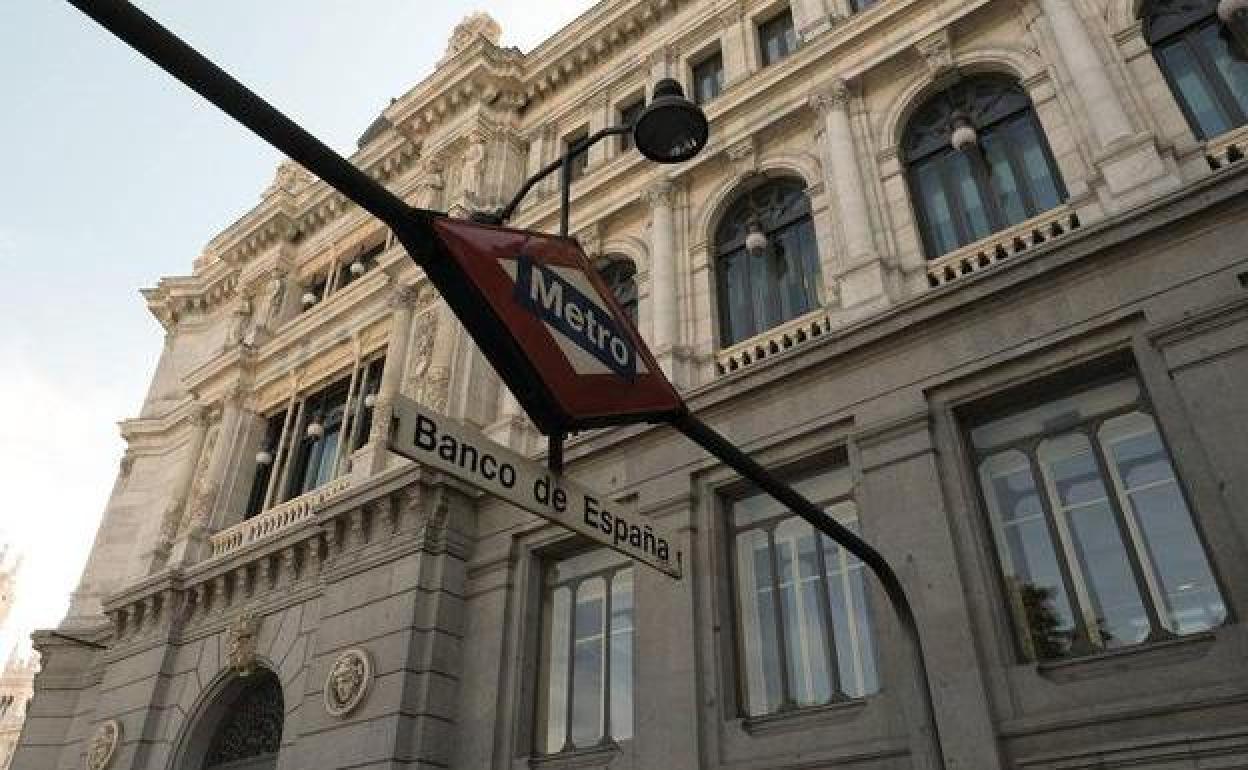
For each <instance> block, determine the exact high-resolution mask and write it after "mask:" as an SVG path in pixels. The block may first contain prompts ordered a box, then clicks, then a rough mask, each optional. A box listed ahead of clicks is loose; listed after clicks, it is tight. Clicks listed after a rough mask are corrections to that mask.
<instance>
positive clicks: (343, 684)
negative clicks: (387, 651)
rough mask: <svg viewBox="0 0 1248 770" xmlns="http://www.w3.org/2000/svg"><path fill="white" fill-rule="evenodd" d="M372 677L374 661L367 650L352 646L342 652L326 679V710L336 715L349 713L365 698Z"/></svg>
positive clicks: (340, 715) (331, 714)
mask: <svg viewBox="0 0 1248 770" xmlns="http://www.w3.org/2000/svg"><path fill="white" fill-rule="evenodd" d="M372 678H373V661H372V659H371V658H369V657H368V652H367V651H365V650H362V649H360V648H359V647H352V648H351V649H349V650H345V651H344V652H342V653H341V654H340V655H339V656H338V657H337V658H336V659H334V665H333V666H331V667H330V669H329V676H328V677H326V679H325V710H326V711H328V712H329V714H330V716H335V717H342V716H346V715H347V714H349V713H350V712H351V711H352V710H353V709H354V708H355V707H356V706H358V705H360V701H362V700H364V694H365V693H366V692H368V682H369V680H371V679H372Z"/></svg>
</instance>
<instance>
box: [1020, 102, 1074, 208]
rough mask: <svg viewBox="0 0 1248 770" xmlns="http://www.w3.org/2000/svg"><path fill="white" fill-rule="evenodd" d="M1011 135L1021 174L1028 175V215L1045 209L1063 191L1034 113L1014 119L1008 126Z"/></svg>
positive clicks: (1054, 201)
mask: <svg viewBox="0 0 1248 770" xmlns="http://www.w3.org/2000/svg"><path fill="white" fill-rule="evenodd" d="M1010 135H1011V137H1012V139H1011V141H1013V143H1014V146H1015V148H1016V149H1015V151H1016V152H1017V153H1018V157H1019V158H1020V159H1021V160H1022V166H1023V173H1024V174H1026V176H1027V186H1028V188H1029V189H1030V190H1031V196H1032V202H1033V203H1034V204H1035V208H1033V209H1032V210H1031V211H1029V212H1028V216H1035V215H1036V214H1039V213H1041V212H1043V211H1048V210H1049V209H1051V208H1053V207H1054V206H1056V205H1058V204H1059V203H1061V202H1062V193H1061V190H1060V188H1059V187H1058V176H1057V169H1055V168H1054V167H1053V164H1052V163H1051V162H1050V161H1049V154H1048V152H1047V151H1046V150H1045V144H1044V137H1043V136H1042V134H1041V129H1040V125H1039V124H1038V123H1037V122H1036V119H1035V116H1034V115H1027V116H1026V117H1023V118H1019V119H1018V120H1016V121H1015V123H1014V124H1013V126H1012V127H1011V129H1010Z"/></svg>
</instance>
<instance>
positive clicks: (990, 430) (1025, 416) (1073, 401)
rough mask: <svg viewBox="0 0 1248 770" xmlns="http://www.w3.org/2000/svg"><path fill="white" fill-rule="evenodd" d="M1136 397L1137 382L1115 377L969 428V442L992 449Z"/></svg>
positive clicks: (1079, 420) (1069, 424) (1063, 425)
mask: <svg viewBox="0 0 1248 770" xmlns="http://www.w3.org/2000/svg"><path fill="white" fill-rule="evenodd" d="M1139 397H1140V386H1139V383H1137V382H1136V381H1135V380H1134V379H1130V378H1129V379H1123V380H1118V381H1116V382H1112V383H1110V384H1108V385H1101V386H1099V387H1095V388H1091V389H1089V390H1085V391H1082V392H1081V393H1077V394H1075V395H1072V396H1067V397H1065V398H1058V399H1054V400H1052V401H1048V402H1045V403H1044V404H1042V405H1040V406H1037V407H1033V408H1031V409H1025V410H1023V411H1021V412H1017V413H1015V414H1012V415H1009V416H1007V417H1002V418H1000V419H998V420H993V421H992V422H990V423H986V424H984V425H981V426H979V427H977V428H975V429H973V430H972V431H971V442H972V443H973V444H974V445H975V447H976V448H977V449H993V448H996V447H999V446H1001V445H1003V444H1008V443H1011V442H1014V441H1018V440H1020V439H1024V438H1027V437H1028V436H1039V435H1043V434H1044V433H1047V432H1052V431H1058V430H1065V429H1067V428H1069V427H1070V426H1071V425H1073V424H1076V423H1079V422H1081V421H1084V420H1087V419H1090V418H1092V417H1095V416H1096V415H1098V414H1104V413H1106V412H1109V411H1112V410H1114V409H1121V408H1122V407H1124V406H1127V405H1128V404H1132V403H1134V402H1135V401H1137V400H1138V399H1139Z"/></svg>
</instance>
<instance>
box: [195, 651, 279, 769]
mask: <svg viewBox="0 0 1248 770" xmlns="http://www.w3.org/2000/svg"><path fill="white" fill-rule="evenodd" d="M282 704H283V701H282V685H281V683H280V682H278V680H277V676H275V675H274V674H273V672H271V671H267V670H264V669H260V670H258V671H256V672H255V673H253V674H252V675H251V677H250V681H248V682H247V685H246V687H245V688H243V689H242V690H241V691H239V692H238V693H237V694H236V695H235V696H234V700H233V702H231V703H230V704H229V706H228V707H227V708H226V709H225V713H224V716H223V718H222V720H221V723H220V725H219V726H218V727H217V731H216V734H215V735H214V736H213V738H212V742H211V743H210V744H209V745H208V751H207V753H206V755H205V756H204V763H203V765H202V768H203V770H212V768H218V767H220V768H225V767H242V766H243V765H242V764H241V762H242V760H245V759H247V760H251V761H250V762H248V763H246V765H245V766H246V767H248V768H256V769H257V770H259V769H260V768H268V767H276V765H277V752H278V750H279V749H280V748H281V744H282V724H283V722H284V721H285V714H286V712H285V710H284V708H283V705H282Z"/></svg>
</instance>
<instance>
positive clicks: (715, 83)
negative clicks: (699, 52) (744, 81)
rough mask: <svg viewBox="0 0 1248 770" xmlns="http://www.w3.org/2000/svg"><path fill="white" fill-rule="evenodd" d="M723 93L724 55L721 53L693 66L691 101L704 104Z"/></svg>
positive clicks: (718, 52)
mask: <svg viewBox="0 0 1248 770" xmlns="http://www.w3.org/2000/svg"><path fill="white" fill-rule="evenodd" d="M723 91H724V55H723V53H722V52H721V51H716V52H715V53H713V54H711V55H710V56H707V57H706V58H705V59H702V60H701V61H699V62H698V63H697V64H695V65H693V100H694V101H695V102H697V103H698V104H706V103H708V102H710V101H712V100H713V99H715V98H716V97H717V96H719V95H720V94H721V93H723Z"/></svg>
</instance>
